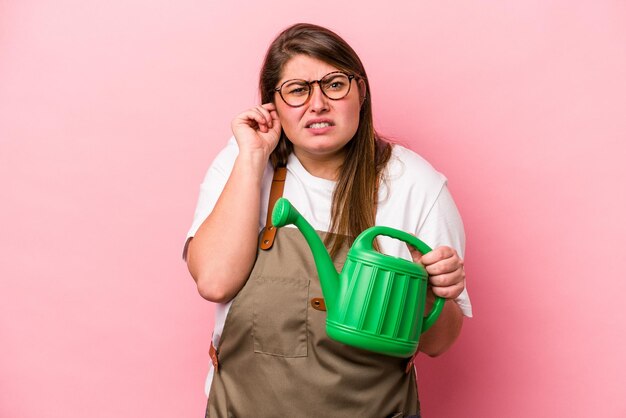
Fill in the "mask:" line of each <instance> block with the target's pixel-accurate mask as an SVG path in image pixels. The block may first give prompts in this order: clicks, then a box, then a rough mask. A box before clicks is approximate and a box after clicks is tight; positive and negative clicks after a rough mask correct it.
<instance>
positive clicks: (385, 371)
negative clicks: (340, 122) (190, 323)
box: [206, 169, 419, 418]
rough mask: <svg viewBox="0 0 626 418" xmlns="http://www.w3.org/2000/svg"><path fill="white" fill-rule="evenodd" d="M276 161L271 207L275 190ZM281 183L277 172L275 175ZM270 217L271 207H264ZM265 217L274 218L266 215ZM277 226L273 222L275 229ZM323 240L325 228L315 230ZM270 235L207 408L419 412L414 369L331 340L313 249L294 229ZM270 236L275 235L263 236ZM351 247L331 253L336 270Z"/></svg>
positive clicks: (223, 347) (269, 413)
mask: <svg viewBox="0 0 626 418" xmlns="http://www.w3.org/2000/svg"><path fill="white" fill-rule="evenodd" d="M279 171H281V169H277V171H276V173H275V175H274V180H275V181H274V182H273V184H272V189H274V193H270V195H271V196H272V195H273V196H272V197H270V205H269V208H270V210H269V212H270V214H271V209H272V208H273V203H274V201H275V199H276V198H277V195H280V194H282V190H281V191H280V192H279V193H276V189H277V187H276V185H277V181H276V179H277V177H280V176H281V175H282V180H284V175H285V171H284V169H282V171H281V173H279ZM279 181H280V180H279ZM268 217H269V214H268ZM268 225H271V224H269V223H268ZM272 229H273V228H272ZM319 234H320V236H321V237H322V239H323V238H324V235H325V233H322V232H319ZM270 238H271V239H269V240H268V239H267V237H266V236H265V235H262V236H261V239H260V240H259V243H260V244H263V243H264V242H265V245H264V247H265V248H268V250H260V251H259V252H258V256H257V260H256V263H255V265H254V268H253V270H252V272H251V273H250V277H249V278H248V281H247V282H246V284H245V285H244V287H243V288H242V289H241V290H240V291H239V293H238V294H237V296H236V297H235V299H234V300H233V303H232V305H231V307H230V310H229V312H228V315H227V317H226V322H225V323H224V331H223V333H222V335H221V338H220V341H219V347H218V349H217V350H214V349H213V347H212V357H213V360H214V365H215V366H216V368H215V372H214V376H213V381H212V383H211V390H210V393H209V400H208V405H207V410H206V416H207V417H212V418H218V417H219V418H222V417H224V418H226V417H229V418H230V417H238V418H247V417H259V418H261V417H281V418H282V417H381V418H382V417H396V416H398V417H402V416H406V415H414V414H418V412H419V401H418V396H417V386H416V378H415V370H414V369H413V367H410V368H409V372H408V373H407V372H406V370H407V359H401V358H395V357H388V356H384V355H380V354H376V353H371V352H368V351H364V350H360V349H357V348H353V347H350V346H346V345H344V344H341V343H338V342H335V341H333V340H330V339H329V338H328V336H327V335H326V329H325V326H326V324H325V321H326V312H325V311H324V310H323V308H324V306H323V300H321V298H322V291H321V288H320V282H319V278H318V275H317V270H316V268H315V264H314V261H313V256H312V254H311V250H310V249H309V246H308V244H307V243H306V241H305V239H304V237H303V236H302V234H301V233H300V231H299V230H297V229H296V228H283V229H281V230H280V233H278V234H277V235H276V237H275V238H274V237H273V236H272V237H270ZM267 241H271V242H267ZM346 253H347V248H343V249H342V251H341V252H340V254H339V255H338V256H337V257H336V259H335V267H336V268H337V269H338V270H339V271H340V270H341V268H342V267H343V263H344V261H345V256H346Z"/></svg>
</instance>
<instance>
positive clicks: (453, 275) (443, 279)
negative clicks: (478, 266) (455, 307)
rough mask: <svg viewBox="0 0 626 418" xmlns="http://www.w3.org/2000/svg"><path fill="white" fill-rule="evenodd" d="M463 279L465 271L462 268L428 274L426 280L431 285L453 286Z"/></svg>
mask: <svg viewBox="0 0 626 418" xmlns="http://www.w3.org/2000/svg"><path fill="white" fill-rule="evenodd" d="M464 280H465V271H464V270H463V269H462V268H459V269H458V270H455V271H453V272H450V273H445V274H437V275H431V276H428V282H429V283H430V284H432V285H433V286H454V285H455V284H457V283H460V282H462V281H464Z"/></svg>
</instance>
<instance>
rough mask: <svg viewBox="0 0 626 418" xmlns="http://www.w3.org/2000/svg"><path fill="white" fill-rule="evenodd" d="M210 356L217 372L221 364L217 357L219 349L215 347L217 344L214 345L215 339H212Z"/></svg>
mask: <svg viewBox="0 0 626 418" xmlns="http://www.w3.org/2000/svg"><path fill="white" fill-rule="evenodd" d="M209 356H210V357H211V363H213V368H214V369H215V371H216V372H217V371H218V369H219V366H220V364H219V360H218V358H217V350H216V349H215V346H214V345H213V341H211V347H209Z"/></svg>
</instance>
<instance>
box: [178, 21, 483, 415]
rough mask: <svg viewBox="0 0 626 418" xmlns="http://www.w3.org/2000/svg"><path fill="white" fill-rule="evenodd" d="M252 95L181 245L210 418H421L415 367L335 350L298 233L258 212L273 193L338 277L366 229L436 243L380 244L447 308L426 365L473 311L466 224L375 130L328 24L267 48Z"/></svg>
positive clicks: (362, 86) (290, 33)
mask: <svg viewBox="0 0 626 418" xmlns="http://www.w3.org/2000/svg"><path fill="white" fill-rule="evenodd" d="M260 91H261V100H262V103H263V104H261V105H258V106H255V107H253V108H251V109H248V110H246V111H244V112H243V113H241V114H240V115H238V116H237V117H235V119H234V120H233V122H232V131H233V135H234V137H233V138H232V139H231V140H230V142H229V143H228V145H227V147H226V148H225V149H224V150H223V151H222V152H221V153H220V154H219V155H218V156H217V158H216V160H215V161H214V162H213V164H212V166H211V168H210V169H209V171H208V173H207V176H206V178H205V180H204V182H203V185H202V189H201V193H200V199H199V202H198V207H197V210H196V215H195V219H194V223H193V225H192V228H191V230H190V232H189V235H188V241H187V244H188V245H187V247H186V250H187V251H186V255H187V258H186V259H187V263H188V267H189V271H190V272H191V275H192V276H193V278H194V279H195V281H196V283H197V286H198V291H199V292H200V294H201V295H202V296H203V297H204V298H205V299H207V300H210V301H213V302H217V303H218V309H217V312H216V319H215V322H216V325H215V330H214V333H213V341H212V346H211V357H212V362H213V367H212V369H211V372H210V373H209V378H208V379H207V390H208V391H209V400H208V406H207V416H211V417H222V416H224V417H226V416H236V417H252V416H254V417H271V416H279V417H305V416H323V417H344V416H345V417H356V416H359V417H387V416H418V414H419V401H418V397H417V388H416V378H415V371H414V370H413V367H412V359H400V358H394V357H389V356H384V355H379V354H375V353H371V352H367V351H363V350H359V349H356V348H352V347H349V346H346V345H343V344H340V343H338V342H335V341H333V340H330V339H329V338H328V337H327V335H326V332H325V318H326V315H325V312H324V310H323V309H324V308H323V303H322V302H321V301H322V299H321V298H322V293H321V290H320V285H319V280H318V277H317V273H316V270H315V266H314V265H313V261H312V256H311V253H310V251H309V248H308V246H307V244H306V243H305V241H304V238H303V237H302V235H301V234H300V233H299V231H297V230H296V229H294V228H283V229H281V230H280V231H279V232H278V233H277V234H276V235H275V236H274V234H275V233H276V231H275V229H273V228H272V227H271V223H270V222H269V220H268V217H267V215H268V212H271V207H272V205H273V202H274V201H275V199H276V198H277V196H280V195H282V196H284V197H286V198H288V199H289V200H290V201H291V202H292V203H293V204H294V206H295V207H297V208H298V209H299V211H300V212H301V213H302V214H303V216H304V217H305V218H306V219H307V220H308V221H309V222H310V223H311V224H312V225H313V226H314V228H315V229H316V230H318V231H320V233H321V234H322V235H323V236H324V239H325V243H326V244H327V246H328V248H329V249H330V252H331V255H332V256H333V260H334V262H335V264H336V265H337V266H338V267H341V265H342V264H343V261H344V259H345V254H346V250H347V248H349V245H350V243H351V240H352V239H353V238H354V237H356V236H357V235H358V234H359V233H360V232H362V231H363V230H364V229H366V228H367V227H370V226H372V225H375V224H378V225H387V226H391V227H394V228H397V229H401V230H404V231H408V232H411V233H414V234H416V235H417V236H419V237H420V238H421V239H422V240H423V241H425V242H426V243H428V244H429V245H431V247H433V248H434V250H433V251H432V252H430V253H428V254H426V255H423V256H422V255H421V254H419V253H418V252H417V251H416V250H414V249H413V250H412V251H411V252H409V249H407V247H406V245H405V244H403V243H401V242H399V241H395V240H391V239H387V240H385V239H379V241H378V244H377V246H378V248H379V249H380V250H381V251H382V252H384V253H386V254H393V255H397V256H404V257H406V258H408V257H412V258H413V260H414V261H415V262H420V263H422V264H423V265H424V266H425V268H426V270H427V271H428V273H429V275H430V278H429V280H430V284H431V287H430V289H432V291H430V292H429V295H428V301H427V303H428V304H431V303H432V300H433V298H434V296H433V295H438V296H441V297H443V298H446V303H445V305H444V309H443V312H442V314H441V316H440V318H439V320H438V321H437V322H436V324H435V325H434V326H433V327H432V328H431V329H429V330H428V331H427V332H425V333H424V334H423V335H422V336H421V338H420V345H419V350H420V351H422V352H424V353H426V354H428V355H431V356H435V355H438V354H440V353H442V352H444V351H445V350H446V349H447V348H449V347H450V345H451V344H452V343H453V342H454V340H455V339H456V338H457V336H458V335H459V332H460V329H461V325H462V318H463V315H465V316H471V306H470V304H469V299H468V297H467V293H466V291H465V289H464V288H465V284H464V283H465V280H464V279H465V275H464V272H463V261H462V259H461V255H460V254H459V253H460V252H462V251H463V248H464V234H463V226H462V223H461V220H460V217H459V215H458V211H457V210H456V207H455V205H454V202H453V201H452V198H451V197H450V194H449V192H448V190H447V188H446V180H445V177H443V175H441V174H439V173H437V172H436V171H435V170H434V169H433V168H432V167H431V166H430V165H429V164H428V163H427V162H425V161H424V160H423V159H421V158H420V157H419V156H418V155H416V154H415V153H413V152H411V151H409V150H407V149H406V148H403V147H401V146H399V145H393V146H392V145H391V144H389V143H388V142H386V141H384V140H383V139H382V138H380V137H379V136H378V135H377V134H376V133H375V131H374V128H373V120H372V107H371V96H370V89H369V84H368V80H367V76H366V73H365V70H364V68H363V65H362V63H361V61H360V60H359V58H358V56H357V55H356V53H355V52H354V51H353V50H352V48H351V47H350V46H349V45H348V44H347V43H346V42H345V41H344V40H343V39H341V38H340V37H339V36H338V35H336V34H335V33H333V32H331V31H329V30H327V29H325V28H322V27H319V26H315V25H310V24H297V25H294V26H292V27H290V28H288V29H286V30H285V31H283V32H282V33H281V34H280V35H279V36H278V37H277V38H276V39H275V40H274V42H273V43H272V44H271V46H270V48H269V50H268V52H267V55H266V58H265V62H264V64H263V67H262V70H261V77H260ZM281 186H282V187H283V188H284V189H283V190H281ZM270 189H272V193H270ZM270 194H271V195H272V196H270ZM264 226H267V227H266V228H264ZM260 231H261V232H262V236H261V239H259V233H260ZM192 237H193V238H192ZM259 247H261V249H259ZM435 247H436V248H435ZM426 309H429V307H428V306H427V308H426Z"/></svg>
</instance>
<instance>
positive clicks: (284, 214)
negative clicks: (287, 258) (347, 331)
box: [272, 197, 339, 311]
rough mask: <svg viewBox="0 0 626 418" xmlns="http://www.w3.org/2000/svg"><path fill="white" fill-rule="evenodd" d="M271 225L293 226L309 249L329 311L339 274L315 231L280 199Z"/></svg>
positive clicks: (336, 292)
mask: <svg viewBox="0 0 626 418" xmlns="http://www.w3.org/2000/svg"><path fill="white" fill-rule="evenodd" d="M272 224H273V225H274V226H275V227H276V228H280V227H282V226H285V225H290V224H293V225H295V226H296V227H297V228H298V229H299V230H300V232H301V233H302V235H304V238H305V239H306V242H307V244H309V247H310V248H311V252H312V253H313V259H314V260H315V267H316V268H317V274H318V276H319V278H320V283H321V285H322V293H323V294H324V299H325V302H326V308H327V310H328V311H331V310H332V309H334V307H335V301H336V299H337V294H338V292H339V274H338V273H337V270H335V266H334V265H333V261H332V259H331V258H330V255H329V254H328V251H326V247H325V246H324V243H323V242H322V240H321V239H320V237H319V236H318V235H317V232H315V229H313V227H312V226H311V224H309V223H308V222H307V220H306V219H304V217H303V216H302V215H300V213H299V212H298V211H297V210H296V208H294V207H293V206H292V205H291V203H289V201H288V200H287V199H284V198H282V197H281V198H280V199H278V200H277V201H276V204H275V205H274V210H273V212H272Z"/></svg>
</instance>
